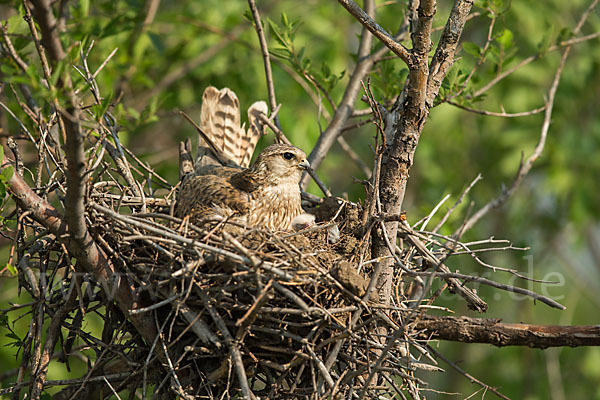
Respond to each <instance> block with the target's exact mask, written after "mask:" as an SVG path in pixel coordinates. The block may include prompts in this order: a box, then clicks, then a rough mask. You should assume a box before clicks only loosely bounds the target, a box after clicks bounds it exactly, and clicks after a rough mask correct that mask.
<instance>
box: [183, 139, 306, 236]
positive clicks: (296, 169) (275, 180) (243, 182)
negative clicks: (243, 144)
mask: <svg viewBox="0 0 600 400" xmlns="http://www.w3.org/2000/svg"><path fill="white" fill-rule="evenodd" d="M307 167H308V162H307V161H306V154H304V152H303V151H302V150H300V149H299V148H297V147H294V146H290V145H285V144H273V145H271V146H269V147H267V148H266V149H265V150H264V151H262V152H261V153H260V154H259V156H258V157H257V159H256V161H255V162H254V164H252V166H251V167H250V168H247V169H237V168H231V167H224V166H219V167H216V166H215V167H213V168H211V169H208V168H205V170H204V172H205V173H204V174H202V175H194V176H192V177H189V178H187V179H186V180H185V181H184V182H183V184H182V187H181V191H180V193H179V200H178V202H177V207H176V215H177V216H179V217H184V216H189V217H190V219H191V220H192V222H194V221H201V220H206V219H213V218H215V217H218V216H221V217H228V218H231V219H232V220H233V221H235V222H239V223H242V224H244V225H246V226H248V227H256V226H261V227H266V228H269V229H271V230H275V231H277V230H288V229H290V228H291V223H292V220H293V219H294V218H295V217H297V216H298V215H300V214H301V213H302V207H301V205H300V188H299V187H298V183H299V182H300V177H301V176H302V170H303V169H305V168H307Z"/></svg>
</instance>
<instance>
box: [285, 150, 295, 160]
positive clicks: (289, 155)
mask: <svg viewBox="0 0 600 400" xmlns="http://www.w3.org/2000/svg"><path fill="white" fill-rule="evenodd" d="M283 158H285V159H286V160H291V159H292V158H294V155H293V154H292V153H290V152H289V151H286V152H285V153H283Z"/></svg>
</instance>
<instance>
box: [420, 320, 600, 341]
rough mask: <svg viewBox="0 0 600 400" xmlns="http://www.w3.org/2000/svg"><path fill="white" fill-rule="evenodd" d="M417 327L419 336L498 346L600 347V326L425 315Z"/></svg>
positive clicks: (425, 338) (427, 338)
mask: <svg viewBox="0 0 600 400" xmlns="http://www.w3.org/2000/svg"><path fill="white" fill-rule="evenodd" d="M415 328H416V329H417V330H419V331H421V332H419V336H418V337H419V338H420V339H424V340H429V339H440V340H449V341H454V342H463V343H489V344H493V345H494V346H498V347H502V346H528V347H532V348H536V349H546V348H548V347H562V346H570V347H576V346H599V345H600V325H589V326H588V325H580V326H577V325H575V326H563V325H530V324H507V323H502V322H501V320H500V319H492V318H470V317H438V316H431V315H424V316H423V317H422V318H421V319H420V320H419V321H417V323H416V326H415Z"/></svg>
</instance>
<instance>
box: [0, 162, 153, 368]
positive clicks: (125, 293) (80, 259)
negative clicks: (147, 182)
mask: <svg viewBox="0 0 600 400" xmlns="http://www.w3.org/2000/svg"><path fill="white" fill-rule="evenodd" d="M8 165H12V163H10V162H9V161H8V160H7V158H6V156H5V157H4V158H3V159H2V164H1V168H5V167H7V166H8ZM7 183H8V189H9V191H10V193H11V195H12V196H13V197H14V199H15V201H16V202H17V204H18V205H19V206H20V207H21V208H23V209H24V210H27V211H30V212H31V214H32V216H33V218H34V219H35V220H36V221H37V222H39V223H40V224H41V225H43V226H44V227H45V228H47V229H48V230H49V231H50V233H52V234H53V235H54V236H55V237H57V238H59V240H60V241H61V242H62V243H63V244H64V245H65V246H66V248H67V250H68V251H69V254H71V255H73V256H74V257H75V258H76V259H77V265H78V267H83V269H84V270H85V271H87V272H90V273H91V274H92V275H93V276H94V279H95V280H96V281H97V282H99V283H101V286H102V287H103V288H105V289H107V290H109V292H108V293H107V297H108V298H113V299H114V301H115V302H116V303H117V306H118V307H119V308H120V309H121V311H122V312H123V313H124V314H125V315H128V314H129V311H130V310H134V309H136V308H138V303H137V301H136V300H135V299H134V298H133V297H132V294H131V290H130V287H129V286H127V282H126V280H125V279H118V272H117V271H116V267H115V265H114V264H113V262H112V260H111V259H110V258H109V257H108V256H107V255H106V253H104V251H102V249H101V248H100V247H98V245H97V244H96V243H95V242H94V241H93V239H92V238H91V236H90V235H89V232H87V230H86V233H87V235H85V236H84V238H83V240H78V239H75V238H74V237H73V235H71V231H70V230H69V229H68V228H67V223H66V222H65V217H63V216H62V215H61V214H60V213H59V212H58V211H57V210H56V208H54V207H53V206H52V205H51V204H50V203H48V202H47V201H46V200H44V199H42V198H41V197H39V196H38V195H37V194H36V193H35V192H34V191H33V190H31V188H30V187H29V185H27V183H26V182H25V181H24V180H23V178H22V177H21V176H19V174H16V173H14V174H12V177H11V178H10V179H9V181H8V182H7ZM113 284H114V285H116V290H115V291H114V294H113V293H110V290H111V289H112V285H113ZM130 320H131V322H132V323H133V325H134V326H135V327H136V329H137V331H138V332H139V333H140V334H141V335H142V337H143V338H144V339H145V340H146V341H147V343H152V342H153V341H154V338H155V337H156V333H157V332H156V329H155V328H154V324H153V323H152V320H150V319H148V318H146V317H145V316H144V315H141V316H137V315H131V316H130ZM159 356H161V353H159Z"/></svg>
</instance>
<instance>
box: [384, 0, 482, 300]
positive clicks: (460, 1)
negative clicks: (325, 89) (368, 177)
mask: <svg viewBox="0 0 600 400" xmlns="http://www.w3.org/2000/svg"><path fill="white" fill-rule="evenodd" d="M471 6H472V1H466V0H456V1H455V5H454V7H453V9H452V11H451V13H450V16H449V18H448V23H447V24H446V28H445V30H444V34H443V35H442V38H441V39H440V43H439V45H438V51H437V52H436V54H437V58H434V61H432V67H433V68H432V69H431V70H432V73H434V74H435V77H434V78H433V79H434V80H435V82H434V81H431V82H430V81H429V71H430V68H429V65H428V61H429V60H428V54H429V50H430V48H431V31H432V21H433V16H434V14H435V10H436V4H435V1H433V0H429V1H421V2H420V3H419V7H418V10H417V20H416V23H415V30H414V32H412V34H411V38H412V42H413V50H412V56H413V58H414V63H413V65H412V66H411V65H409V77H408V79H407V82H406V84H405V87H404V90H403V92H402V94H401V95H400V96H399V100H398V102H397V104H396V105H395V106H394V108H393V109H392V111H391V113H392V114H393V118H391V120H393V121H396V122H395V123H394V126H392V127H391V128H389V127H388V129H389V130H391V131H392V133H393V141H392V144H391V146H388V148H387V149H386V152H385V154H384V163H383V166H382V169H381V184H380V198H381V204H382V208H383V212H385V213H389V214H394V215H399V214H400V212H401V209H402V203H403V201H404V194H405V190H406V183H407V182H408V178H409V171H410V168H411V166H412V163H413V158H414V154H415V151H416V149H417V145H418V143H419V139H420V136H421V132H422V130H423V127H424V125H425V122H426V120H427V117H428V115H429V109H430V106H431V104H430V100H429V99H430V98H431V99H433V98H435V96H437V93H438V90H439V85H438V84H437V83H436V82H438V81H439V82H440V84H441V81H442V80H443V79H444V77H445V75H446V73H447V71H448V68H449V66H450V65H452V61H453V59H454V49H455V48H456V43H457V42H458V40H459V39H460V35H461V33H462V29H463V27H464V24H465V22H466V20H467V17H468V14H469V11H470V9H471ZM385 230H386V233H387V235H388V237H389V241H390V242H391V243H392V244H395V243H396V237H397V232H398V223H397V222H395V221H389V222H387V223H386V224H385ZM373 239H374V241H373V251H372V256H373V258H378V257H379V258H381V259H382V260H385V261H383V262H385V263H386V268H385V270H384V272H383V273H382V274H381V277H380V283H379V287H381V291H380V299H382V300H384V299H389V298H390V291H391V282H392V277H393V273H394V271H393V268H394V267H393V261H392V258H391V257H390V255H391V252H390V249H389V247H388V245H387V243H386V242H387V240H386V239H385V238H384V235H383V234H382V232H376V234H375V235H374V238H373ZM386 301H387V300H386ZM482 311H483V309H482Z"/></svg>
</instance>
